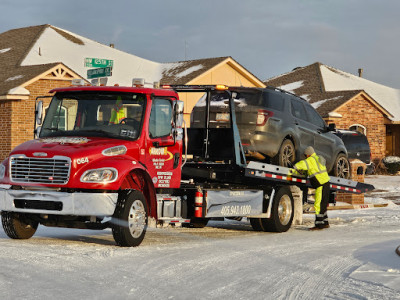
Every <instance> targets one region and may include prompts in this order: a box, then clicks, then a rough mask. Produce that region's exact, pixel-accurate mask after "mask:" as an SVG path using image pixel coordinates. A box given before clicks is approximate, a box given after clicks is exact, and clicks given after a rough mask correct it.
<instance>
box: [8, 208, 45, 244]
mask: <svg viewBox="0 0 400 300" xmlns="http://www.w3.org/2000/svg"><path fill="white" fill-rule="evenodd" d="M1 223H2V225H3V229H4V232H5V233H6V234H7V235H8V236H9V237H10V238H12V239H29V238H31V237H32V236H33V235H34V234H35V232H36V229H37V228H38V225H39V222H37V221H33V220H31V219H30V218H29V217H28V216H27V215H26V214H19V213H14V212H9V211H3V212H1Z"/></svg>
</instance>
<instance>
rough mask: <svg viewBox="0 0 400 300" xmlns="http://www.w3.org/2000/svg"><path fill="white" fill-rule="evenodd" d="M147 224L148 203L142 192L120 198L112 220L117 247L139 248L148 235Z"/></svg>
mask: <svg viewBox="0 0 400 300" xmlns="http://www.w3.org/2000/svg"><path fill="white" fill-rule="evenodd" d="M147 222H148V214H147V203H146V199H145V197H144V195H143V194H142V193H141V192H140V191H133V192H132V193H130V194H129V195H127V196H126V197H121V198H119V199H118V202H117V207H116V208H115V212H114V216H113V220H112V224H113V225H112V233H113V237H114V240H115V242H116V243H117V245H118V246H121V247H135V246H139V245H140V243H141V242H142V241H143V238H144V235H145V233H146V229H147Z"/></svg>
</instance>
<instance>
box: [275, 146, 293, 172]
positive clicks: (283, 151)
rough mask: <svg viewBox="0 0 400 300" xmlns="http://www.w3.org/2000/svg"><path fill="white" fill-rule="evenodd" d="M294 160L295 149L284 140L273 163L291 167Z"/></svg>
mask: <svg viewBox="0 0 400 300" xmlns="http://www.w3.org/2000/svg"><path fill="white" fill-rule="evenodd" d="M295 159H296V149H295V148H294V145H293V143H292V141H291V140H284V141H283V143H282V145H281V148H280V149H279V152H278V154H277V155H276V156H275V157H274V159H273V163H274V164H276V165H279V166H283V167H291V166H292V165H293V163H294V161H295Z"/></svg>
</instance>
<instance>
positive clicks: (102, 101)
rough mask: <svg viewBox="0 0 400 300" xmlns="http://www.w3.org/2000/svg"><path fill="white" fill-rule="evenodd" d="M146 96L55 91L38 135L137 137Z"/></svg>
mask: <svg viewBox="0 0 400 300" xmlns="http://www.w3.org/2000/svg"><path fill="white" fill-rule="evenodd" d="M145 104H146V97H145V95H143V94H134V93H118V92H107V93H105V92H101V93H98V92H70V93H67V92H65V93H57V94H56V95H55V96H54V97H53V99H52V101H51V103H50V105H49V107H48V108H47V109H46V110H45V113H46V115H45V118H44V122H43V127H42V130H41V132H40V137H41V138H44V137H55V136H107V137H111V138H122V139H137V138H138V137H139V134H140V130H141V126H142V119H143V114H144V108H145Z"/></svg>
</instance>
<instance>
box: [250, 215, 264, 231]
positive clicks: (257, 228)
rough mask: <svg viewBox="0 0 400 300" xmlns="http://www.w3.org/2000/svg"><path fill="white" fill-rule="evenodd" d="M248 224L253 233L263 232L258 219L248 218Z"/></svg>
mask: <svg viewBox="0 0 400 300" xmlns="http://www.w3.org/2000/svg"><path fill="white" fill-rule="evenodd" d="M250 224H251V227H253V230H254V231H264V229H263V227H262V225H261V219H260V218H250Z"/></svg>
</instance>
